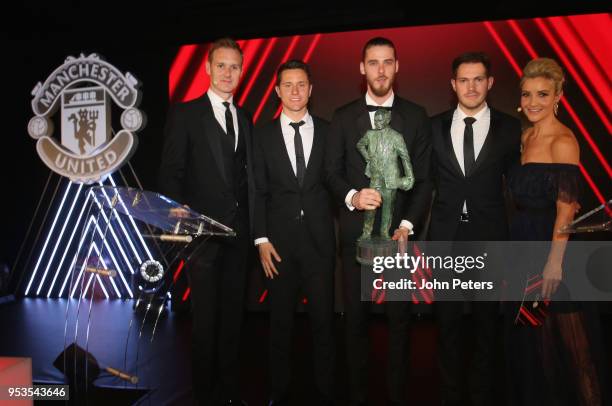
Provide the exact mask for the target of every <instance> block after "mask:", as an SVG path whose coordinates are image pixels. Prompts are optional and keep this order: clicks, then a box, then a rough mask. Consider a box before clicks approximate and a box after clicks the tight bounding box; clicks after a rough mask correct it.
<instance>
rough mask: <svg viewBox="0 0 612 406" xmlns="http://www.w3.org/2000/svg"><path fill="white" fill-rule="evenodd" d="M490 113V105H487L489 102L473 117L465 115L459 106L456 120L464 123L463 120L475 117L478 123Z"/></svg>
mask: <svg viewBox="0 0 612 406" xmlns="http://www.w3.org/2000/svg"><path fill="white" fill-rule="evenodd" d="M488 112H489V105H488V104H487V102H485V105H484V107H483V108H482V109H481V110H480V111H479V112H478V113H476V114H475V115H473V116H468V115H467V114H465V112H464V111H463V110H461V107H459V105H457V109H456V110H455V119H456V120H462V121H463V119H464V118H466V117H474V118H475V119H476V122H478V120H481V119H482V118H483V117H484V115H485V114H487V113H488Z"/></svg>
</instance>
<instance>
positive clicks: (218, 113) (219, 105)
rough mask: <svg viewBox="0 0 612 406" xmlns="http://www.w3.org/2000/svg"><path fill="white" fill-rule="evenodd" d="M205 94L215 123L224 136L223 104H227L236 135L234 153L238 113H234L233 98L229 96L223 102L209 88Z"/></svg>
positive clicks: (235, 145)
mask: <svg viewBox="0 0 612 406" xmlns="http://www.w3.org/2000/svg"><path fill="white" fill-rule="evenodd" d="M206 94H207V95H208V98H209V99H210V104H211V105H212V109H213V112H214V113H215V118H216V119H217V122H218V123H219V125H221V128H223V131H225V133H226V134H227V128H225V110H226V109H225V106H224V105H223V102H225V101H227V102H229V104H230V111H231V112H232V118H233V121H234V132H235V133H236V140H235V143H234V151H235V150H236V148H238V111H236V106H234V103H232V101H233V99H234V97H233V96H231V97H230V98H229V99H227V100H223V99H222V98H221V96H219V95H218V94H217V93H215V92H213V91H212V89H210V88H209V89H208V91H207V92H206Z"/></svg>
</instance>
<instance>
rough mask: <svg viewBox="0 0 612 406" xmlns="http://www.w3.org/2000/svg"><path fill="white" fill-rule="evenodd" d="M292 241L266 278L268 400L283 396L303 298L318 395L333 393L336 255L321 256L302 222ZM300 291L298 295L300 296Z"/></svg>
mask: <svg viewBox="0 0 612 406" xmlns="http://www.w3.org/2000/svg"><path fill="white" fill-rule="evenodd" d="M296 230H297V232H296V233H295V234H294V238H295V240H294V241H293V242H292V243H291V244H288V245H286V246H289V247H292V248H291V249H286V250H285V251H284V252H278V254H279V255H280V257H281V259H282V261H281V262H276V264H275V265H276V269H277V270H278V272H279V275H275V276H274V279H270V280H269V281H268V290H269V299H268V300H269V304H270V382H271V388H272V398H273V399H276V400H281V399H284V398H286V397H287V396H288V390H289V383H290V378H291V362H290V360H291V347H292V345H291V343H292V328H293V320H294V315H295V308H296V305H297V303H298V301H299V300H301V299H302V297H306V299H307V310H308V313H309V317H310V323H311V326H312V328H311V330H312V335H313V344H314V345H313V348H314V374H315V383H316V387H317V389H318V391H319V397H320V398H321V399H324V400H330V399H331V398H332V396H333V376H334V365H335V350H334V333H333V317H334V308H333V276H334V273H333V270H334V262H335V257H332V256H327V257H326V256H321V254H320V253H319V251H318V250H317V248H316V245H315V243H314V240H313V239H312V237H311V235H310V232H309V231H308V228H307V226H306V224H304V223H303V222H301V223H300V225H299V226H298V227H297V228H296ZM300 293H301V294H302V295H303V296H301V295H300Z"/></svg>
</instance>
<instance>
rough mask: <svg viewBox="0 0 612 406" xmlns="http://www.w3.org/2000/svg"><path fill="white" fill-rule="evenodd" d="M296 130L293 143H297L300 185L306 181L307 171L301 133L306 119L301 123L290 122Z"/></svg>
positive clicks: (297, 168) (297, 174)
mask: <svg viewBox="0 0 612 406" xmlns="http://www.w3.org/2000/svg"><path fill="white" fill-rule="evenodd" d="M289 125H290V126H291V127H293V129H294V130H295V136H294V137H293V144H294V145H295V169H296V171H295V172H296V174H295V175H296V177H297V180H298V183H299V184H300V186H302V183H303V182H304V174H305V173H306V159H305V158H304V145H303V144H302V135H301V134H300V126H302V125H304V121H303V120H302V121H300V122H299V123H289Z"/></svg>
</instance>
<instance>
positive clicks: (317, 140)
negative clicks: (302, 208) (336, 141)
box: [303, 117, 325, 186]
mask: <svg viewBox="0 0 612 406" xmlns="http://www.w3.org/2000/svg"><path fill="white" fill-rule="evenodd" d="M312 123H313V125H314V130H313V135H312V149H311V150H310V158H309V159H308V164H307V165H306V174H305V175H304V185H303V186H305V185H306V184H307V183H308V182H310V181H311V180H312V177H313V176H314V175H313V174H314V173H315V172H316V171H315V170H314V169H313V168H315V167H316V166H317V165H319V162H320V160H321V159H323V146H324V144H325V140H324V139H322V138H323V135H322V134H321V133H320V132H319V131H318V128H319V127H318V126H317V120H316V119H315V118H314V117H312Z"/></svg>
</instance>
